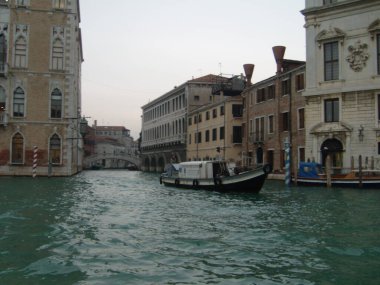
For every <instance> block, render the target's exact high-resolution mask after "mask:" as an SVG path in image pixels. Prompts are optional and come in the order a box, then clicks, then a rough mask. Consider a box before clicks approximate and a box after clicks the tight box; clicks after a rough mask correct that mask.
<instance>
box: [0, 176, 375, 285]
mask: <svg viewBox="0 0 380 285" xmlns="http://www.w3.org/2000/svg"><path fill="white" fill-rule="evenodd" d="M0 284H1V285H13V284H28V285H30V284H47V285H48V284H49V285H51V284H53V285H60V284H81V285H82V284H86V285H87V284H89V285H90V284H91V285H93V284H95V285H98V284H112V285H114V284H265V285H267V284H268V285H269V284H270V285H272V284H345V285H349V284H380V190H350V189H344V190H343V189H334V190H327V189H324V188H297V187H293V188H290V189H287V188H285V187H283V184H282V183H279V182H273V181H267V182H266V184H265V185H264V188H263V189H262V192H261V193H260V194H258V195H255V194H221V193H217V192H207V191H193V190H180V189H175V188H166V187H164V186H162V185H160V184H159V183H158V177H157V176H156V175H152V174H144V173H140V172H126V171H93V172H83V173H81V174H80V175H78V176H76V177H71V178H58V179H52V178H51V179H48V178H37V179H35V180H33V179H31V178H0Z"/></svg>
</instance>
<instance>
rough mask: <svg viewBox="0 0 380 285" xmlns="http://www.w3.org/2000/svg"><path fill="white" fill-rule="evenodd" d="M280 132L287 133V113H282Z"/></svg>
mask: <svg viewBox="0 0 380 285" xmlns="http://www.w3.org/2000/svg"><path fill="white" fill-rule="evenodd" d="M282 131H283V132H288V131H289V112H285V113H282Z"/></svg>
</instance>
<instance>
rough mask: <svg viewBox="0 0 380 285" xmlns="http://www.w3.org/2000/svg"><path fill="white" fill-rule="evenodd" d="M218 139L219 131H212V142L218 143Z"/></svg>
mask: <svg viewBox="0 0 380 285" xmlns="http://www.w3.org/2000/svg"><path fill="white" fill-rule="evenodd" d="M216 138H217V129H212V140H213V141H216Z"/></svg>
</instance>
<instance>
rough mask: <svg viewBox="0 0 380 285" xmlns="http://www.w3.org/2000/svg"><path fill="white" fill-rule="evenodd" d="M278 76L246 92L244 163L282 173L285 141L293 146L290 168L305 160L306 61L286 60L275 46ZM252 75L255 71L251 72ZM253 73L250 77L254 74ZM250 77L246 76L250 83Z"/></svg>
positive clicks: (281, 50) (248, 87) (247, 89)
mask: <svg viewBox="0 0 380 285" xmlns="http://www.w3.org/2000/svg"><path fill="white" fill-rule="evenodd" d="M273 50H274V53H275V59H276V61H277V72H276V75H275V76H273V77H270V78H268V79H265V80H263V81H260V82H257V83H255V84H253V85H250V86H247V88H246V89H245V90H244V91H243V93H242V96H243V97H244V113H243V129H244V136H243V150H242V151H243V157H244V160H243V164H244V165H245V166H252V165H260V164H263V163H268V164H271V165H272V167H273V172H274V173H278V174H282V173H284V167H285V142H286V141H288V142H289V143H290V146H291V161H292V163H291V165H292V171H293V172H295V171H296V168H297V165H298V162H299V161H302V160H304V159H305V156H304V153H305V152H304V150H305V129H304V128H305V125H304V118H305V111H304V108H305V102H304V99H303V97H302V91H303V90H304V88H305V62H303V61H294V60H286V59H283V56H284V53H285V47H281V46H279V47H274V48H273ZM252 72H253V69H252ZM252 72H251V74H252ZM250 76H251V75H250V74H247V78H248V82H250Z"/></svg>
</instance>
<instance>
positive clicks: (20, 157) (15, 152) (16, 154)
mask: <svg viewBox="0 0 380 285" xmlns="http://www.w3.org/2000/svg"><path fill="white" fill-rule="evenodd" d="M23 162H24V138H23V136H22V135H21V134H20V133H16V134H15V135H14V136H13V138H12V163H15V164H21V163H23Z"/></svg>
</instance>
